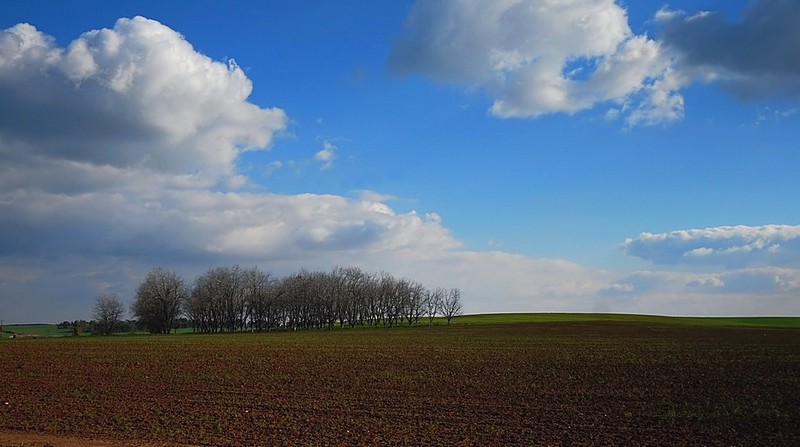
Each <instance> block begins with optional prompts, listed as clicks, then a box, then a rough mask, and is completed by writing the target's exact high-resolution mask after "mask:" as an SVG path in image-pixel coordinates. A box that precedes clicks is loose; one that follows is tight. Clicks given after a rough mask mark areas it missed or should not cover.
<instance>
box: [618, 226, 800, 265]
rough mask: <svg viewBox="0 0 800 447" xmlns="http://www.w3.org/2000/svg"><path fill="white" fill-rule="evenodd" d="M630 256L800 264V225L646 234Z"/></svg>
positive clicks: (633, 242)
mask: <svg viewBox="0 0 800 447" xmlns="http://www.w3.org/2000/svg"><path fill="white" fill-rule="evenodd" d="M623 247H624V249H625V251H626V253H628V254H629V255H631V256H636V257H639V258H642V259H646V260H650V261H653V262H654V263H657V264H681V263H690V264H695V263H699V264H709V265H724V266H733V267H737V266H738V267H741V266H755V265H776V266H797V265H800V225H764V226H758V227H753V226H746V225H737V226H724V227H713V228H705V229H692V230H677V231H672V232H669V233H642V234H640V235H639V236H637V237H635V238H631V239H627V240H626V241H625V243H624V245H623Z"/></svg>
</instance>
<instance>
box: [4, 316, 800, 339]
mask: <svg viewBox="0 0 800 447" xmlns="http://www.w3.org/2000/svg"><path fill="white" fill-rule="evenodd" d="M558 322H561V323H569V322H574V323H588V322H618V323H622V322H627V323H644V324H652V325H678V326H696V327H754V328H756V327H758V328H800V317H668V316H658V315H634V314H608V313H498V314H476V315H462V316H458V317H455V318H454V319H453V320H452V322H451V325H455V326H463V325H467V326H475V325H496V324H531V323H558ZM446 324H447V323H446V320H445V319H444V318H441V317H438V318H436V319H434V325H436V326H441V325H446ZM426 325H428V320H427V318H424V319H421V320H420V322H419V323H418V324H417V326H426ZM345 327H347V326H345ZM347 330H350V329H347ZM4 331H5V332H4V333H2V334H0V339H8V338H10V337H11V335H12V333H17V334H27V335H35V336H37V337H67V336H71V335H72V330H71V329H59V328H58V327H57V326H56V325H55V324H8V325H5V326H4ZM175 332H176V333H177V334H187V333H192V330H191V329H189V328H183V329H178V330H176V331H175Z"/></svg>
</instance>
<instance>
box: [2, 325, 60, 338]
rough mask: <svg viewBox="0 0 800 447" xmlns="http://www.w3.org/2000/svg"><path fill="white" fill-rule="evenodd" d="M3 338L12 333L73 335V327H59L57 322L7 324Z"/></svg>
mask: <svg viewBox="0 0 800 447" xmlns="http://www.w3.org/2000/svg"><path fill="white" fill-rule="evenodd" d="M3 331H4V332H3V334H2V337H3V338H10V337H11V335H12V334H25V335H35V336H37V337H66V336H68V335H72V329H59V328H58V327H57V326H56V325H55V324H6V325H4V326H3Z"/></svg>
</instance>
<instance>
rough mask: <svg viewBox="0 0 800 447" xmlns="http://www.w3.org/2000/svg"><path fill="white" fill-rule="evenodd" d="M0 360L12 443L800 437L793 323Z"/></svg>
mask: <svg viewBox="0 0 800 447" xmlns="http://www.w3.org/2000/svg"><path fill="white" fill-rule="evenodd" d="M0 363H1V364H2V372H1V373H0V374H2V376H1V377H0V406H2V408H0V446H2V445H4V442H5V444H6V445H14V446H19V445H45V444H46V442H45V441H42V439H48V440H49V441H48V442H50V443H51V445H56V446H58V445H74V444H70V442H75V441H74V439H76V438H77V439H95V440H97V439H99V440H106V441H107V442H109V444H111V442H115V443H116V444H113V445H170V444H186V445H209V446H255V445H415V446H416V445H481V446H484V445H498V446H500V445H503V446H505V445H587V444H589V445H626V446H627V445H743V446H744V445H747V446H750V445H769V446H780V445H787V446H788V445H797V442H798V439H800V331H798V330H796V329H795V330H793V329H754V328H747V329H741V328H739V329H728V328H700V327H681V326H673V325H661V326H658V325H656V326H653V325H646V324H637V323H587V324H574V323H542V324H515V325H505V326H504V325H497V326H453V327H431V328H427V327H422V328H411V329H408V328H405V329H375V330H370V329H364V330H349V331H348V330H345V331H332V332H327V331H319V332H303V333H271V334H234V335H205V336H200V335H182V336H176V335H170V336H132V337H108V338H101V337H97V338H95V337H81V338H67V339H39V340H9V341H4V342H2V343H0ZM26 434H27V435H29V436H30V437H31V440H30V441H29V442H28V444H20V439H24V437H25V435H26ZM3 435H5V436H6V438H5V439H13V440H14V441H13V442H14V443H13V444H11V441H8V440H7V441H3V439H4V438H3ZM13 436H16V437H13ZM62 437H63V438H62ZM67 438H71V439H72V440H71V441H68V440H67ZM59 439H60V440H61V441H59ZM37 442H39V444H36V443H37ZM59 442H61V444H59ZM123 443H124V444H123ZM92 445H95V444H92Z"/></svg>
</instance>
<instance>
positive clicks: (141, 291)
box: [131, 267, 189, 334]
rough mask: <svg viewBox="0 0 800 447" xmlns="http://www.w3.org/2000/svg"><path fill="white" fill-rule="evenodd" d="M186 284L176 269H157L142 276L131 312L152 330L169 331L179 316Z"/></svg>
mask: <svg viewBox="0 0 800 447" xmlns="http://www.w3.org/2000/svg"><path fill="white" fill-rule="evenodd" d="M188 297H189V287H187V286H186V283H185V282H184V280H183V278H182V277H181V276H180V275H179V274H178V273H177V272H175V271H168V270H164V269H162V268H160V267H159V268H156V269H153V270H151V271H150V273H148V274H147V276H145V278H144V281H142V283H141V284H140V285H139V288H138V289H137V290H136V300H135V301H134V302H133V306H131V313H132V314H133V315H134V316H135V317H136V318H138V319H139V320H140V321H141V322H142V323H143V324H144V326H146V327H147V329H148V330H149V331H150V332H151V333H156V334H169V333H170V331H172V328H173V327H174V326H175V320H176V319H177V318H178V317H180V316H181V314H182V312H183V308H184V304H185V302H186V300H187V299H188Z"/></svg>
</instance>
